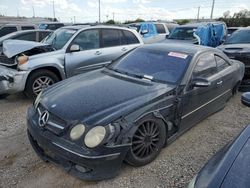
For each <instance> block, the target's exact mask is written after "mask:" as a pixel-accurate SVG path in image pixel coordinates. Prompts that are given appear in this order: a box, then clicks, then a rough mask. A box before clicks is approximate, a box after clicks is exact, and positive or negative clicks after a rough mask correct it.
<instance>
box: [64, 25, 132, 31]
mask: <svg viewBox="0 0 250 188" xmlns="http://www.w3.org/2000/svg"><path fill="white" fill-rule="evenodd" d="M61 28H65V29H76V30H80V29H83V28H110V29H127V30H130V29H129V28H127V27H126V26H114V25H70V26H64V27H61Z"/></svg>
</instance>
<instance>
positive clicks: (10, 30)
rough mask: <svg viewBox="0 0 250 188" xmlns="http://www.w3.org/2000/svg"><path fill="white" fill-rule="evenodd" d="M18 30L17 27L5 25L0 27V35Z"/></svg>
mask: <svg viewBox="0 0 250 188" xmlns="http://www.w3.org/2000/svg"><path fill="white" fill-rule="evenodd" d="M15 31H17V28H16V27H3V28H1V29H0V37H2V36H4V35H7V34H9V33H13V32H15Z"/></svg>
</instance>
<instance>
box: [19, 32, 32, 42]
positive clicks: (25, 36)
mask: <svg viewBox="0 0 250 188" xmlns="http://www.w3.org/2000/svg"><path fill="white" fill-rule="evenodd" d="M15 39H17V40H28V41H36V32H32V33H26V34H23V35H19V36H17V37H15Z"/></svg>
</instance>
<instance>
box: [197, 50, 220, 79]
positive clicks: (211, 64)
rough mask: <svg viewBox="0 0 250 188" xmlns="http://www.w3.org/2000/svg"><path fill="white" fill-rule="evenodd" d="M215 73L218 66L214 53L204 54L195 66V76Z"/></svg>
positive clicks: (205, 76) (206, 75)
mask: <svg viewBox="0 0 250 188" xmlns="http://www.w3.org/2000/svg"><path fill="white" fill-rule="evenodd" d="M215 73H217V67H216V61H215V58H214V54H211V53H209V54H203V55H202V56H201V57H200V58H199V60H198V62H197V64H196V66H195V68H194V71H193V76H194V77H202V78H207V77H210V76H212V75H214V74H215Z"/></svg>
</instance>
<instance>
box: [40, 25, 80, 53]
mask: <svg viewBox="0 0 250 188" xmlns="http://www.w3.org/2000/svg"><path fill="white" fill-rule="evenodd" d="M76 31H77V30H75V29H58V30H56V31H55V32H53V33H51V34H50V35H48V36H47V37H46V38H45V39H44V40H43V41H42V43H45V44H49V45H51V46H52V48H55V49H56V50H59V49H61V48H62V47H63V46H64V45H65V44H66V43H67V42H68V41H69V39H70V38H71V37H72V36H73V35H74V34H75V32H76Z"/></svg>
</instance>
